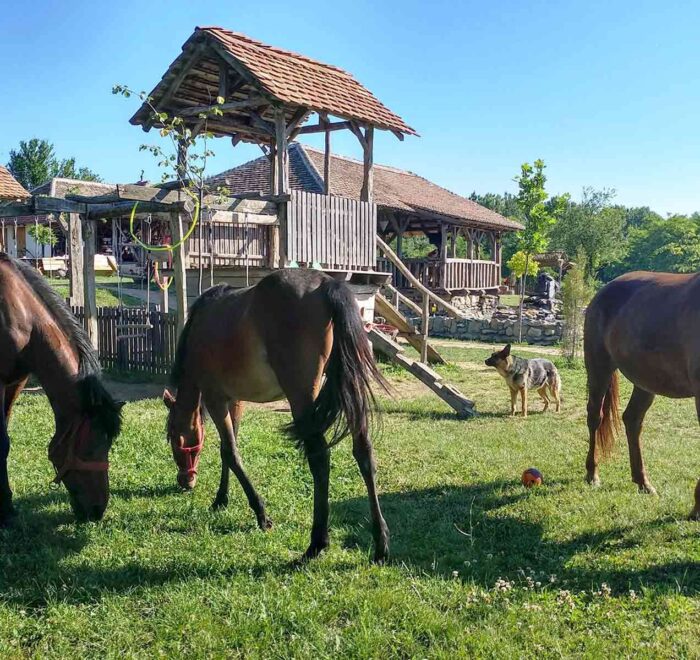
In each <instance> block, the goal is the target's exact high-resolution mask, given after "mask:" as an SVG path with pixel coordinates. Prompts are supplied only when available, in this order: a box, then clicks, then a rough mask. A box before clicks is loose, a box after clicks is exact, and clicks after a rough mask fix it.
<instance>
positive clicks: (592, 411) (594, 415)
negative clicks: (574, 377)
mask: <svg viewBox="0 0 700 660" xmlns="http://www.w3.org/2000/svg"><path fill="white" fill-rule="evenodd" d="M612 374H613V370H612V369H608V368H606V369H605V370H602V369H601V370H600V371H598V372H596V370H594V369H593V368H589V369H588V408H587V422H588V457H587V458H586V481H587V482H588V483H589V484H591V486H600V475H599V474H598V463H599V461H600V455H599V454H600V452H599V449H598V446H597V444H596V433H597V431H598V428H599V427H600V425H601V423H602V421H603V399H604V398H605V394H606V392H607V391H608V386H609V384H610V378H611V377H612Z"/></svg>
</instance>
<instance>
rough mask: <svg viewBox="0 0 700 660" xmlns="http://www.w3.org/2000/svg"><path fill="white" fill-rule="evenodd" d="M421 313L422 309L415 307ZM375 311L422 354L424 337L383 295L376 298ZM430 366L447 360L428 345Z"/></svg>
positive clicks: (379, 294)
mask: <svg viewBox="0 0 700 660" xmlns="http://www.w3.org/2000/svg"><path fill="white" fill-rule="evenodd" d="M415 307H417V308H418V311H419V313H420V307H418V305H415ZM374 311H375V313H376V314H379V316H383V317H384V318H385V319H386V322H387V323H388V324H389V325H393V326H394V327H395V328H398V330H399V336H400V337H403V338H404V339H405V340H406V341H407V342H408V343H409V344H411V346H413V348H415V349H416V350H417V351H418V353H419V354H420V352H421V348H422V346H423V336H422V335H421V334H420V333H419V332H418V330H416V329H415V327H414V326H413V325H411V324H410V323H409V322H408V319H407V318H406V317H405V316H404V315H403V314H402V313H401V312H400V311H399V310H398V309H396V308H395V307H394V306H393V305H392V304H391V303H390V302H389V301H388V300H387V299H386V298H385V297H384V296H383V295H382V294H381V293H378V294H377V295H376V296H375V298H374ZM427 348H428V364H445V359H444V358H443V357H442V355H440V353H438V352H437V350H435V347H434V346H432V345H431V344H428V347H427Z"/></svg>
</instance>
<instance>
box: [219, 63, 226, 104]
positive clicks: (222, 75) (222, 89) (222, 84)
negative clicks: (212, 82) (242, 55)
mask: <svg viewBox="0 0 700 660" xmlns="http://www.w3.org/2000/svg"><path fill="white" fill-rule="evenodd" d="M219 96H220V97H221V98H222V99H224V101H225V100H226V99H227V98H228V67H227V66H226V64H225V63H224V62H219Z"/></svg>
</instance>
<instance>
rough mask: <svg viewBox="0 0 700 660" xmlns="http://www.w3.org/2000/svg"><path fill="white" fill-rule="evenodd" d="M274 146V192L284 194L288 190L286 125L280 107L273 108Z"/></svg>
mask: <svg viewBox="0 0 700 660" xmlns="http://www.w3.org/2000/svg"><path fill="white" fill-rule="evenodd" d="M275 147H276V149H275V168H274V169H275V194H277V195H286V194H287V193H288V192H289V175H288V172H287V126H286V124H285V121H284V110H282V109H281V108H278V109H276V110H275Z"/></svg>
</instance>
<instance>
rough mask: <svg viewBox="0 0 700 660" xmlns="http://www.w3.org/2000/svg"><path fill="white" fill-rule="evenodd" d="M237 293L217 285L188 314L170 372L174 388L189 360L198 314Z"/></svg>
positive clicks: (178, 383) (227, 286) (177, 385)
mask: <svg viewBox="0 0 700 660" xmlns="http://www.w3.org/2000/svg"><path fill="white" fill-rule="evenodd" d="M234 291H236V289H234V288H233V287H232V286H231V285H230V284H217V285H216V286H213V287H211V289H207V290H206V291H205V292H204V293H203V294H202V295H201V296H199V298H197V300H195V301H194V304H193V305H192V307H190V309H189V312H188V314H187V321H186V322H185V327H184V328H183V329H182V334H181V335H180V339H179V341H178V342H177V350H176V351H175V361H174V362H173V368H172V369H171V371H170V384H171V385H172V386H173V387H179V386H180V382H181V381H182V377H183V375H184V370H185V359H186V358H187V343H188V339H189V336H190V331H191V330H192V323H193V322H194V319H195V317H196V316H197V313H198V312H200V311H201V310H202V309H203V308H204V307H206V306H207V305H208V304H209V303H210V302H212V301H214V300H218V299H219V298H222V297H223V296H225V295H227V294H229V293H231V292H234Z"/></svg>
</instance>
